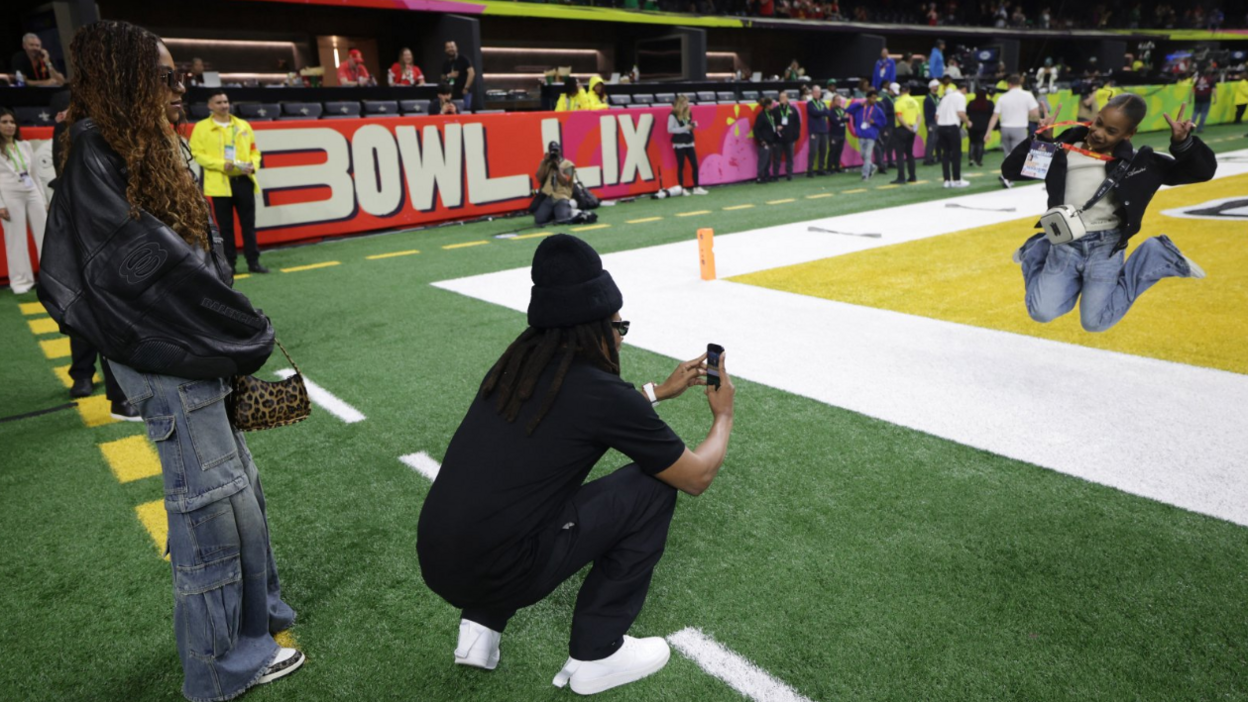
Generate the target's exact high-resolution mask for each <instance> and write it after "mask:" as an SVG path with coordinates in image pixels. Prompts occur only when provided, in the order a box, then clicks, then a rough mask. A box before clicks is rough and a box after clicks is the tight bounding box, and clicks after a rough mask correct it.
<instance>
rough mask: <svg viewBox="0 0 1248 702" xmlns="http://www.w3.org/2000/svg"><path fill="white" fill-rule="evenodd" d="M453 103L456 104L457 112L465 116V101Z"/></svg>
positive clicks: (454, 101)
mask: <svg viewBox="0 0 1248 702" xmlns="http://www.w3.org/2000/svg"><path fill="white" fill-rule="evenodd" d="M451 102H453V103H455V111H456V112H458V113H459V114H461V115H462V114H464V101H463V100H451Z"/></svg>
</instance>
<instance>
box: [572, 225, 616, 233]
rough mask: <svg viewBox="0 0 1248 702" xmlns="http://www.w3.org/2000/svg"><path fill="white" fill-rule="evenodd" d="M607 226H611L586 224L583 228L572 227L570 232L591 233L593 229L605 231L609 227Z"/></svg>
mask: <svg viewBox="0 0 1248 702" xmlns="http://www.w3.org/2000/svg"><path fill="white" fill-rule="evenodd" d="M609 226H611V225H610V224H587V225H585V226H583V227H572V229H571V231H574V232H592V231H593V230H595V229H606V228H607V227H609Z"/></svg>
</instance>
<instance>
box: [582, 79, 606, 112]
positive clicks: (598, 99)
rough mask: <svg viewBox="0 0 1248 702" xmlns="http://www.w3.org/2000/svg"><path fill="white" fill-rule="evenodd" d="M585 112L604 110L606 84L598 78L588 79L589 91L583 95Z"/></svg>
mask: <svg viewBox="0 0 1248 702" xmlns="http://www.w3.org/2000/svg"><path fill="white" fill-rule="evenodd" d="M584 104H585V107H584V109H586V110H605V109H607V108H609V107H610V105H608V104H607V84H606V83H605V82H604V81H603V80H602V78H600V77H598V76H593V77H592V78H590V79H589V91H588V92H586V93H585V103H584Z"/></svg>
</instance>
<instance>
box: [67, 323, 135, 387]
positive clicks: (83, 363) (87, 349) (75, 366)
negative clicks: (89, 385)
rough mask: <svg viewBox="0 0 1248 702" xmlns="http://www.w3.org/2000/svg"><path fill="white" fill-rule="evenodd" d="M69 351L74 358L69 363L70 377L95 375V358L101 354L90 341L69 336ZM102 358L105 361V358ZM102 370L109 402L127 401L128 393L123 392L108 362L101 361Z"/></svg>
mask: <svg viewBox="0 0 1248 702" xmlns="http://www.w3.org/2000/svg"><path fill="white" fill-rule="evenodd" d="M69 353H70V356H71V358H72V359H73V360H72V361H71V362H70V364H69V377H70V378H73V379H74V380H75V381H78V380H82V379H84V378H85V379H87V380H90V379H92V378H94V377H95V358H96V356H98V355H99V354H98V353H97V352H96V350H95V347H94V346H92V345H91V342H90V341H86V340H85V339H79V338H78V337H76V336H71V337H69ZM100 360H101V361H103V359H100ZM100 370H101V371H103V372H104V396H105V397H107V398H108V401H109V402H125V400H126V393H124V392H122V390H121V386H120V385H118V384H117V379H116V378H114V377H113V369H111V368H109V367H108V364H107V363H103V362H101V363H100Z"/></svg>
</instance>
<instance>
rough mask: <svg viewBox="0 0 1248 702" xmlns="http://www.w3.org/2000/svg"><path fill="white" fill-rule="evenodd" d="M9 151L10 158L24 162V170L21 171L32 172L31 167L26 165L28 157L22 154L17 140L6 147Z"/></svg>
mask: <svg viewBox="0 0 1248 702" xmlns="http://www.w3.org/2000/svg"><path fill="white" fill-rule="evenodd" d="M6 150H7V151H8V152H9V160H13V159H14V158H16V160H17V162H18V163H20V164H22V170H20V171H18V172H19V173H30V168H29V167H27V165H26V158H25V157H24V156H22V150H21V149H19V148H17V142H14V143H13V144H11V145H9V146H8V148H7V149H6Z"/></svg>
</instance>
